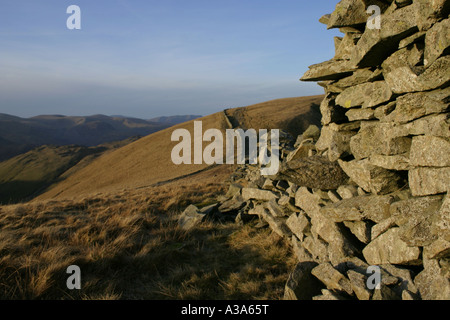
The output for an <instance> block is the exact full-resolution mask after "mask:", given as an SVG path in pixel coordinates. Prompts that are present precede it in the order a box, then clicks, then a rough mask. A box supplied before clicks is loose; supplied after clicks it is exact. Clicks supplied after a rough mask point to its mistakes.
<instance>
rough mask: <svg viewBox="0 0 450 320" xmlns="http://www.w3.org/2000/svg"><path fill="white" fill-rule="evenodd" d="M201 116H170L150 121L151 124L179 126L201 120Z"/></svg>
mask: <svg viewBox="0 0 450 320" xmlns="http://www.w3.org/2000/svg"><path fill="white" fill-rule="evenodd" d="M201 117H202V116H199V115H186V116H168V117H156V118H152V119H149V120H148V121H151V122H159V123H171V124H179V123H183V122H187V121H191V120H195V119H198V118H201Z"/></svg>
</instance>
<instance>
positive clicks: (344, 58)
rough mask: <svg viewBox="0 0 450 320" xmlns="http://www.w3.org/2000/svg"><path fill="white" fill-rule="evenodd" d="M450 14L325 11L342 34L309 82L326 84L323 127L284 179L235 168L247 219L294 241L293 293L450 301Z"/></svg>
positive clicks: (346, 3)
mask: <svg viewBox="0 0 450 320" xmlns="http://www.w3.org/2000/svg"><path fill="white" fill-rule="evenodd" d="M374 4H375V5H378V6H379V7H380V9H381V12H382V14H381V29H379V30H377V29H370V28H369V27H368V26H366V23H367V19H368V16H369V15H368V14H367V13H366V10H367V8H368V6H370V5H374ZM449 13H450V0H433V1H428V0H410V1H393V0H383V1H377V0H374V1H370V0H342V1H340V2H339V3H338V4H337V6H336V11H335V12H333V13H332V14H330V15H325V16H323V17H322V18H321V19H320V21H321V22H323V23H325V24H326V25H327V27H328V28H340V31H341V32H343V33H344V36H343V37H342V38H338V39H336V55H335V57H334V58H333V59H331V60H329V61H326V62H322V63H319V64H316V65H313V66H311V67H310V69H309V70H308V71H307V72H306V73H305V74H304V75H303V77H302V79H301V80H303V81H320V83H319V84H320V85H321V86H322V87H324V88H325V94H326V95H325V99H324V100H323V102H322V104H321V106H320V110H321V113H322V125H323V127H322V128H321V130H320V134H316V135H312V136H308V135H305V136H300V137H298V138H297V141H296V143H295V144H294V142H293V141H292V147H291V148H289V149H288V150H292V151H290V153H287V155H286V156H285V157H284V158H282V163H281V167H280V172H279V174H278V175H277V176H275V177H271V178H270V179H268V178H264V177H261V176H260V175H259V168H257V167H256V166H253V165H243V166H241V168H240V169H239V170H238V172H239V174H235V175H234V176H233V177H234V179H236V180H239V181H240V182H241V183H243V184H244V185H246V187H245V188H241V189H240V190H239V191H238V195H240V196H242V198H243V201H245V204H244V205H242V206H236V208H238V209H237V210H235V211H234V214H235V215H237V216H238V221H239V223H244V222H243V220H242V219H241V218H240V217H245V216H254V217H256V219H258V220H259V221H260V223H258V226H259V227H261V226H262V225H266V226H268V227H270V228H272V229H273V231H274V232H276V233H277V234H278V235H280V237H284V238H285V239H286V240H287V241H290V243H291V244H292V249H293V250H292V251H293V254H295V255H296V256H297V259H298V263H299V264H298V266H297V268H296V269H295V270H294V271H293V273H292V275H291V277H290V278H289V280H288V281H287V284H286V291H285V292H286V299H314V300H324V299H334V300H336V299H361V300H369V299H372V300H380V299H404V300H411V299H450V205H449V204H450V201H449V196H448V192H449V191H450V160H449V159H450V114H449V102H450V87H449V84H450V72H449V70H450V65H449V64H450V55H449V53H450V41H449V33H448V32H449V31H448V30H449V28H448V26H449V23H450V18H449ZM310 131H311V132H316V131H317V130H315V129H314V128H311V129H310ZM281 154H284V153H283V152H282V153H281ZM232 188H236V185H233V187H232ZM230 190H231V189H230ZM234 190H235V189H234ZM235 197H236V195H235ZM231 198H232V197H228V198H227V199H224V201H229V200H230V199H231ZM227 214H230V212H228V213H227ZM246 221H250V219H248V220H246ZM370 266H376V267H378V268H379V270H380V272H381V276H380V280H381V282H380V283H379V284H378V286H376V287H375V288H373V287H371V286H368V281H369V280H370V279H369V278H370V276H371V273H370V272H369V270H370V268H369V267H370Z"/></svg>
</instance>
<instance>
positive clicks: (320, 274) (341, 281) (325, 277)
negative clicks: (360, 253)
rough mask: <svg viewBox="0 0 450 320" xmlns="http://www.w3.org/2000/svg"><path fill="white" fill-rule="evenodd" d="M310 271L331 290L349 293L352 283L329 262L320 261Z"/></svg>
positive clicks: (351, 291) (350, 292) (351, 290)
mask: <svg viewBox="0 0 450 320" xmlns="http://www.w3.org/2000/svg"><path fill="white" fill-rule="evenodd" d="M311 273H312V274H313V275H314V276H315V277H316V278H317V279H319V280H320V281H321V282H322V283H324V284H325V285H326V286H327V288H329V289H331V290H337V291H342V292H343V293H347V294H348V295H351V294H352V293H353V289H352V285H351V283H350V280H348V279H347V278H346V277H345V276H344V275H343V274H342V273H340V272H339V271H338V270H336V269H335V268H333V266H332V265H331V264H330V263H322V264H319V265H318V266H317V267H315V268H314V269H312V271H311Z"/></svg>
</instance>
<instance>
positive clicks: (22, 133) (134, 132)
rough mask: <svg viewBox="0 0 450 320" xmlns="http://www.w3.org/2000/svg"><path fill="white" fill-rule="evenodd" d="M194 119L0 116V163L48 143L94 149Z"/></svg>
mask: <svg viewBox="0 0 450 320" xmlns="http://www.w3.org/2000/svg"><path fill="white" fill-rule="evenodd" d="M191 117H196V116H174V117H167V119H164V120H162V121H161V122H158V121H157V120H152V121H148V120H143V119H137V118H129V117H122V116H117V117H115V116H112V117H110V116H105V115H93V116H63V115H42V116H36V117H32V118H20V117H16V116H11V115H8V114H1V113H0V161H2V160H5V159H9V158H11V157H13V156H15V155H18V154H21V153H25V152H27V151H29V150H31V149H33V148H35V147H38V146H42V145H46V144H49V145H71V144H76V145H82V146H95V145H98V144H101V143H106V142H112V141H119V140H123V139H127V138H130V137H132V136H146V135H148V134H150V133H154V132H156V131H159V130H162V129H165V128H168V127H170V126H172V125H174V124H176V123H179V122H177V121H181V122H184V121H185V119H190V118H191Z"/></svg>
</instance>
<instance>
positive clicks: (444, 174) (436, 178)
mask: <svg viewBox="0 0 450 320" xmlns="http://www.w3.org/2000/svg"><path fill="white" fill-rule="evenodd" d="M409 186H410V188H411V191H412V194H413V195H414V196H427V195H432V194H439V193H445V192H449V191H450V167H444V168H431V167H422V168H421V167H419V168H414V169H411V170H409Z"/></svg>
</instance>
